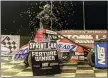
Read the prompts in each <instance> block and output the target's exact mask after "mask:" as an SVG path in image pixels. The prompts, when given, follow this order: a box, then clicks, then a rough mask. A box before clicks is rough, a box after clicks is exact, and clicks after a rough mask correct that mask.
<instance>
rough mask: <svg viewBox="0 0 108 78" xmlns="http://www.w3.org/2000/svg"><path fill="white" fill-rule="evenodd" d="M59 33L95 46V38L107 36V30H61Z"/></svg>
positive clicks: (80, 42)
mask: <svg viewBox="0 0 108 78" xmlns="http://www.w3.org/2000/svg"><path fill="white" fill-rule="evenodd" d="M58 33H60V34H62V35H64V36H65V37H67V38H69V39H71V40H73V41H74V42H76V43H78V44H81V45H85V46H88V47H90V48H94V40H97V39H100V38H107V33H108V32H107V30H85V31H84V30H61V31H58Z"/></svg>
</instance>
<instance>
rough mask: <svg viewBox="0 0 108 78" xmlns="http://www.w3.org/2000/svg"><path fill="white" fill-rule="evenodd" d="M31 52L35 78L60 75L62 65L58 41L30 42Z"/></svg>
mask: <svg viewBox="0 0 108 78" xmlns="http://www.w3.org/2000/svg"><path fill="white" fill-rule="evenodd" d="M29 52H30V53H31V61H32V69H33V70H32V72H33V76H41V75H47V74H57V73H60V72H61V70H60V64H59V59H58V52H57V50H56V41H51V40H50V42H41V43H37V42H35V41H30V42H29Z"/></svg>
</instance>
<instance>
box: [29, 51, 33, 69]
mask: <svg viewBox="0 0 108 78" xmlns="http://www.w3.org/2000/svg"><path fill="white" fill-rule="evenodd" d="M28 64H29V66H30V67H31V69H32V62H31V53H29V56H28Z"/></svg>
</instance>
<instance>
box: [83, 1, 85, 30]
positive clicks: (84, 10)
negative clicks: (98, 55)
mask: <svg viewBox="0 0 108 78" xmlns="http://www.w3.org/2000/svg"><path fill="white" fill-rule="evenodd" d="M83 29H84V30H85V8H84V1H83Z"/></svg>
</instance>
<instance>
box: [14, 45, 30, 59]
mask: <svg viewBox="0 0 108 78" xmlns="http://www.w3.org/2000/svg"><path fill="white" fill-rule="evenodd" d="M28 52H29V51H28V44H27V45H26V46H23V47H22V48H21V49H20V50H19V51H18V52H17V53H16V54H15V55H14V57H13V59H14V60H24V59H26V58H27V56H28Z"/></svg>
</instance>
